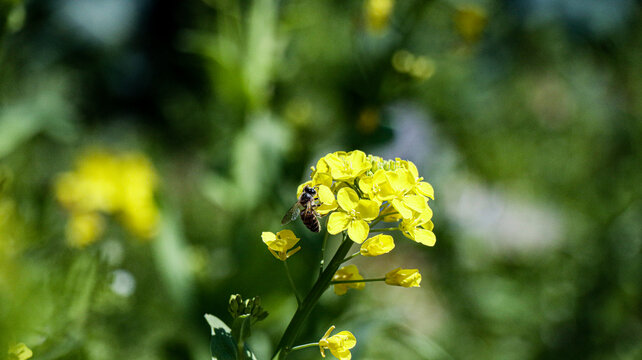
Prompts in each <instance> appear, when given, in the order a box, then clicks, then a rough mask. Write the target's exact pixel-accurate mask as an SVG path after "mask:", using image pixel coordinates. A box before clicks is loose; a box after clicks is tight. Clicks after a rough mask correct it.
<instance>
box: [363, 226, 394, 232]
mask: <svg viewBox="0 0 642 360" xmlns="http://www.w3.org/2000/svg"><path fill="white" fill-rule="evenodd" d="M395 230H399V228H398V227H394V228H392V227H391V228H379V229H370V232H382V231H395Z"/></svg>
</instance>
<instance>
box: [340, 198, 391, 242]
mask: <svg viewBox="0 0 642 360" xmlns="http://www.w3.org/2000/svg"><path fill="white" fill-rule="evenodd" d="M337 202H338V203H339V207H340V208H341V211H335V212H333V213H332V214H330V218H329V219H328V232H329V233H330V234H333V235H334V234H338V233H340V232H342V231H343V230H346V229H348V236H349V237H350V239H352V241H354V242H356V243H357V244H361V243H362V242H363V241H364V240H365V239H366V238H367V237H368V233H369V232H370V227H369V226H368V223H367V222H366V221H371V220H373V219H374V218H376V217H377V215H378V214H379V204H377V202H376V201H372V200H365V199H359V195H358V194H357V192H356V191H354V190H352V189H351V188H342V189H340V190H339V192H338V193H337Z"/></svg>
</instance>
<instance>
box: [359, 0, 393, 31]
mask: <svg viewBox="0 0 642 360" xmlns="http://www.w3.org/2000/svg"><path fill="white" fill-rule="evenodd" d="M394 5H395V2H394V0H366V4H365V8H366V9H365V10H366V20H367V25H368V28H369V29H370V30H371V31H373V32H381V31H382V30H385V28H386V27H387V26H388V21H389V20H390V15H391V14H392V11H393V8H394Z"/></svg>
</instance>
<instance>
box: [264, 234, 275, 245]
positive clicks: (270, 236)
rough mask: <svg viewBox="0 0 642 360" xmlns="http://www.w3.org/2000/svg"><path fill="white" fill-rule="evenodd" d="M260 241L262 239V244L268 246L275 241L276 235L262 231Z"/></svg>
mask: <svg viewBox="0 0 642 360" xmlns="http://www.w3.org/2000/svg"><path fill="white" fill-rule="evenodd" d="M261 239H263V242H264V243H266V244H268V243H270V242H272V241H274V240H276V234H274V233H273V232H269V231H264V232H262V233H261Z"/></svg>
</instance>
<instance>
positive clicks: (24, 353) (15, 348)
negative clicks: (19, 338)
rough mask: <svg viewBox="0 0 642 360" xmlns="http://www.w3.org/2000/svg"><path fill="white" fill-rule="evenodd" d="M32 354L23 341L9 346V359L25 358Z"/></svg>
mask: <svg viewBox="0 0 642 360" xmlns="http://www.w3.org/2000/svg"><path fill="white" fill-rule="evenodd" d="M32 356H33V351H31V349H29V348H28V347H27V345H25V344H23V343H19V344H15V345H12V346H9V360H27V359H30V358H31V357H32Z"/></svg>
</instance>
